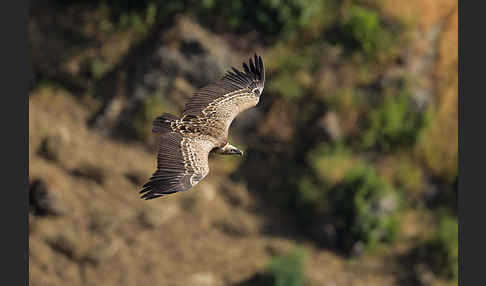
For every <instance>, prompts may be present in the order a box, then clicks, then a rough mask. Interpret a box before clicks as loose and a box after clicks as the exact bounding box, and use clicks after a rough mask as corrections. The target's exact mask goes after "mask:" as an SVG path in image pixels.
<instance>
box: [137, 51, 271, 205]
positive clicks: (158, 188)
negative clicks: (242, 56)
mask: <svg viewBox="0 0 486 286" xmlns="http://www.w3.org/2000/svg"><path fill="white" fill-rule="evenodd" d="M243 69H244V72H241V71H239V70H237V69H235V68H232V71H230V72H227V73H226V75H225V76H224V77H223V78H221V79H220V80H219V81H217V82H215V83H212V84H209V85H207V86H205V87H203V88H201V89H199V90H198V91H196V92H195V94H194V96H193V97H192V98H191V99H190V100H189V101H188V102H187V103H186V105H185V107H184V112H183V115H182V117H181V118H178V117H176V116H174V115H172V114H168V113H164V114H162V115H161V116H159V117H157V118H156V119H155V120H154V124H153V128H152V132H154V133H158V134H160V141H159V150H158V156H157V171H156V172H155V173H154V174H153V175H152V177H151V178H150V180H149V182H147V183H146V184H145V185H144V186H143V189H142V190H141V191H140V193H143V195H142V198H143V199H153V198H157V197H160V196H163V195H166V194H171V193H175V192H179V191H186V190H188V189H190V188H191V187H193V186H194V185H196V184H197V183H198V182H199V181H201V180H202V179H203V178H204V177H205V176H206V175H207V174H208V173H209V165H208V156H209V153H210V152H211V151H215V152H217V153H220V154H242V152H241V151H240V150H238V149H237V148H236V147H234V146H232V145H231V144H229V142H228V131H229V127H230V125H231V123H232V122H233V120H234V118H235V117H236V116H237V115H238V114H239V113H240V112H242V111H244V110H246V109H248V108H251V107H254V106H255V105H257V104H258V102H259V100H260V97H261V94H262V92H263V87H264V83H265V70H264V66H263V61H262V59H261V57H259V56H257V55H256V54H255V56H254V59H253V60H252V59H250V60H249V66H248V65H247V64H246V63H243Z"/></svg>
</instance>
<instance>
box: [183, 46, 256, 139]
mask: <svg viewBox="0 0 486 286" xmlns="http://www.w3.org/2000/svg"><path fill="white" fill-rule="evenodd" d="M243 69H244V71H243V72H242V71H239V70H237V69H236V68H234V67H233V68H232V71H228V72H227V73H226V75H225V76H224V77H223V78H221V79H220V80H218V81H217V82H215V83H212V84H209V85H207V86H205V87H203V88H201V89H199V90H198V91H196V92H195V94H194V96H193V97H192V98H191V99H190V100H189V101H188V102H187V103H186V105H185V108H184V113H183V115H186V116H194V117H202V118H205V119H210V120H217V121H219V122H220V123H221V125H222V127H223V128H224V129H225V131H226V132H227V131H228V128H229V126H230V125H231V122H232V121H233V119H234V118H235V117H236V115H238V113H240V112H242V111H244V110H246V109H248V108H250V107H253V106H255V105H257V103H258V101H259V100H260V95H261V94H262V92H263V87H264V84H265V69H264V66H263V60H262V58H261V57H260V56H257V55H256V54H255V56H254V59H249V63H248V64H246V63H243Z"/></svg>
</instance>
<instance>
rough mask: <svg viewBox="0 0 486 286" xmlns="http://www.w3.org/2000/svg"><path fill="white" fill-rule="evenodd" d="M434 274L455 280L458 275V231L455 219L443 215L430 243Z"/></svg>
mask: <svg viewBox="0 0 486 286" xmlns="http://www.w3.org/2000/svg"><path fill="white" fill-rule="evenodd" d="M429 247H430V255H431V256H432V260H433V263H432V266H433V269H434V272H435V273H436V274H438V275H441V276H443V277H445V278H448V279H451V280H457V279H458V275H459V229H458V224H457V219H456V218H454V217H451V216H448V215H443V216H442V217H441V220H440V222H439V226H438V229H437V232H436V233H435V235H434V237H433V238H432V239H431V241H430V245H429Z"/></svg>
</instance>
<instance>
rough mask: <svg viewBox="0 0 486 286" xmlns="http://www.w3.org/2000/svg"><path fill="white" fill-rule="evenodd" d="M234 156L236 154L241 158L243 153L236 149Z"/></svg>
mask: <svg viewBox="0 0 486 286" xmlns="http://www.w3.org/2000/svg"><path fill="white" fill-rule="evenodd" d="M235 154H238V155H240V156H241V157H243V151H241V150H239V149H236V150H235Z"/></svg>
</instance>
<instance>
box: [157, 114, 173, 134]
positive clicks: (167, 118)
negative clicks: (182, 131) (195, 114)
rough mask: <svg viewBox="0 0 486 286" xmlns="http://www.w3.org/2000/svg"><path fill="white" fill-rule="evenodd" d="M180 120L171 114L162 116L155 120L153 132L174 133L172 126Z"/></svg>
mask: <svg viewBox="0 0 486 286" xmlns="http://www.w3.org/2000/svg"><path fill="white" fill-rule="evenodd" d="M178 119H179V118H178V117H177V116H175V115H172V114H170V113H164V114H162V115H161V116H159V117H157V118H155V120H154V123H153V127H152V132H153V133H165V132H170V131H172V129H171V127H170V124H171V122H173V121H175V120H178Z"/></svg>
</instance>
